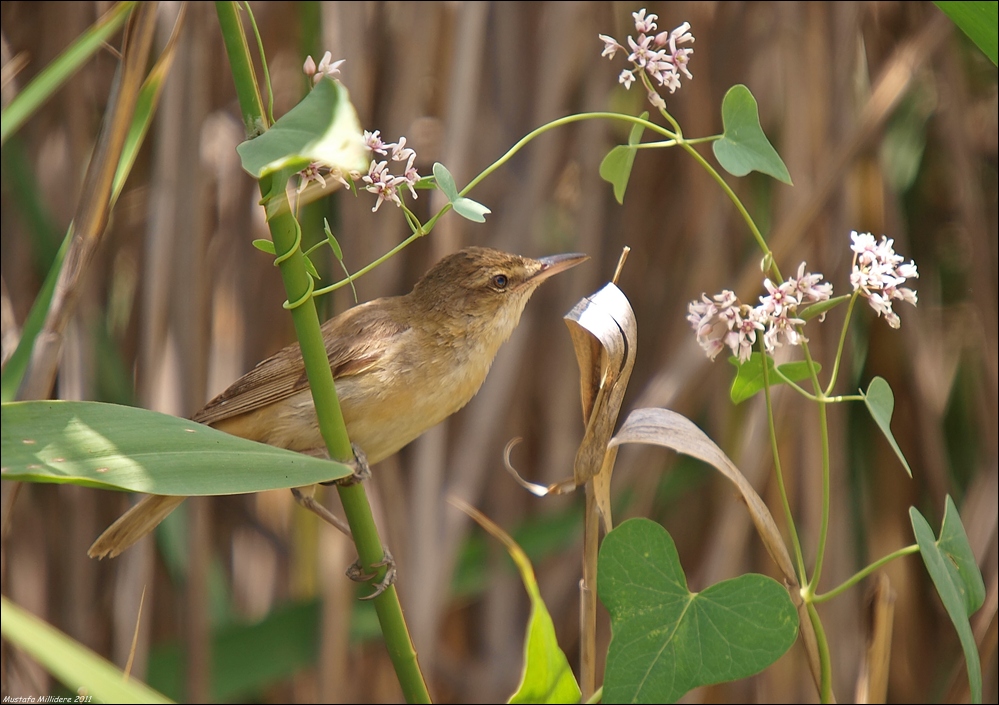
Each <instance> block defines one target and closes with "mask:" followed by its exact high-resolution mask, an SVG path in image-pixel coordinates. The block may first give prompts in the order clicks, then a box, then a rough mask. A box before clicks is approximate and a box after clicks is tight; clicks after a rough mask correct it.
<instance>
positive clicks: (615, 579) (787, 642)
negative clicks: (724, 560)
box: [597, 519, 798, 703]
mask: <svg viewBox="0 0 999 705" xmlns="http://www.w3.org/2000/svg"><path fill="white" fill-rule="evenodd" d="M597 585H598V590H599V594H600V600H601V601H602V602H603V603H604V605H605V606H606V607H607V609H608V610H609V611H610V615H611V625H612V630H613V637H612V639H611V643H610V648H609V649H608V652H607V666H606V670H605V673H604V698H603V699H604V702H655V703H669V702H675V701H676V700H677V699H679V698H680V697H681V696H682V695H683V694H684V693H686V692H687V691H689V690H691V689H692V688H696V687H698V686H701V685H709V684H712V683H721V682H723V681H730V680H735V679H738V678H746V677H748V676H751V675H753V674H755V673H759V672H760V671H762V670H763V669H764V668H766V667H767V666H769V665H770V664H772V663H773V662H774V661H776V660H777V659H778V658H780V657H781V655H783V654H784V653H785V652H786V651H787V650H788V649H789V648H791V645H792V644H793V643H794V641H795V639H796V638H797V634H798V613H797V612H796V610H795V608H794V605H793V604H792V603H791V598H790V596H789V595H788V593H787V590H786V589H785V588H784V587H783V586H781V584H780V583H778V582H777V581H775V580H773V579H772V578H768V577H766V576H763V575H755V574H747V575H742V576H740V577H738V578H733V579H732V580H725V581H722V582H720V583H718V584H716V585H712V586H711V587H709V588H707V589H706V590H704V591H702V592H699V593H694V592H690V591H689V590H688V589H687V578H686V576H685V575H684V573H683V568H682V567H681V566H680V558H679V556H678V555H677V552H676V546H675V545H674V543H673V539H672V538H671V537H670V535H669V533H668V532H667V531H666V530H665V529H664V528H662V527H661V526H660V525H659V524H656V523H655V522H653V521H649V520H648V519H629V520H628V521H626V522H624V523H622V524H620V525H619V526H618V527H617V528H615V529H614V530H613V531H611V532H610V533H609V534H607V536H606V538H604V541H603V544H602V545H601V547H600V558H599V564H598V580H597Z"/></svg>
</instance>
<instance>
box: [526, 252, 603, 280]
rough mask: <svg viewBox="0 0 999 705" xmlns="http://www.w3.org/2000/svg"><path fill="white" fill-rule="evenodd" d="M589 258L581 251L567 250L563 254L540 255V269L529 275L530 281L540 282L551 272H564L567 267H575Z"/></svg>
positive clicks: (551, 273)
mask: <svg viewBox="0 0 999 705" xmlns="http://www.w3.org/2000/svg"><path fill="white" fill-rule="evenodd" d="M589 258H590V256H589V255H584V254H582V253H581V252H569V253H567V254H564V255H551V256H550V257H540V258H538V262H540V263H541V269H539V270H538V271H537V273H536V274H535V275H534V276H533V277H531V282H532V283H535V284H540V283H541V282H543V281H544V280H545V279H547V278H548V277H550V276H552V275H553V274H558V273H559V272H564V271H565V270H567V269H571V268H572V267H575V266H576V265H577V264H580V263H581V262H585V261H586V260H588V259H589Z"/></svg>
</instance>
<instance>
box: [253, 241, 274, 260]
mask: <svg viewBox="0 0 999 705" xmlns="http://www.w3.org/2000/svg"><path fill="white" fill-rule="evenodd" d="M253 246H254V247H256V248H257V249H258V250H260V251H261V252H264V253H266V254H268V255H274V256H277V250H275V249H274V243H273V242H271V241H270V240H267V239H265V238H260V239H258V240H254V241H253Z"/></svg>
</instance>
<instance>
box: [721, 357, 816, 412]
mask: <svg viewBox="0 0 999 705" xmlns="http://www.w3.org/2000/svg"><path fill="white" fill-rule="evenodd" d="M763 359H764V357H763V355H761V354H760V353H758V352H754V353H753V354H752V355H751V356H750V358H749V359H748V360H746V362H741V363H740V362H739V358H737V357H734V356H733V357H730V358H729V359H728V361H729V362H730V363H731V364H732V365H733V366H734V367H735V369H736V373H735V379H733V380H732V388H731V390H729V396H730V397H731V398H732V403H733V404H741V403H742V402H744V401H746V400H747V399H750V398H752V397H753V396H755V395H756V393H757V392H759V391H760V390H761V389H763V362H762V360H763ZM766 361H767V371H768V372H769V375H770V386H771V387H772V386H774V385H775V384H784V379H783V378H781V377H779V376H778V375H777V370H780V373H781V374H782V375H784V377H787V378H788V379H789V380H791V381H792V382H800V381H801V380H803V379H808V378H809V377H811V376H812V374H811V372H809V370H808V363H807V362H805V361H803V360H802V361H799V362H786V363H784V364H783V365H780V366H779V367H777V368H776V370H775V369H774V359H773V358H772V357H770V356H769V355H767V356H766ZM812 364H814V365H815V373H816V374H818V373H819V372H820V371H822V365H820V364H819V363H817V362H813V363H812Z"/></svg>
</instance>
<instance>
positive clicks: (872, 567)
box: [812, 544, 919, 604]
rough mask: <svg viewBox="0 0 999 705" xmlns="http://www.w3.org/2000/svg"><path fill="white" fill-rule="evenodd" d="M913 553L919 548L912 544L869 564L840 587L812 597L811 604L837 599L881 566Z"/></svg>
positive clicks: (917, 551)
mask: <svg viewBox="0 0 999 705" xmlns="http://www.w3.org/2000/svg"><path fill="white" fill-rule="evenodd" d="M913 553H919V546H918V545H917V544H912V545H911V546H906V547H905V548H900V549H898V550H897V551H892V552H891V553H889V554H888V555H887V556H885V557H884V558H879V559H878V560H876V561H875V562H874V563H871V564H870V565H869V566H867V567H866V568H864V569H863V570H859V571H857V573H855V574H854V575H853V577H852V578H850V579H849V580H847V581H846V582H844V583H843V584H842V585H839V586H837V587H835V588H833V589H832V590H830V591H829V592H826V593H823V594H821V595H815V596H814V597H812V602H813V603H814V604H819V603H821V602H825V601H826V600H831V599H832V598H834V597H838V596H839V595H841V594H842V593H844V592H846V591H847V590H849V589H850V588H852V587H853V586H854V585H856V584H857V583H859V582H860V581H861V580H863V579H864V578H866V577H867V576H868V575H870V574H871V573H873V572H874V571H876V570H877V569H878V568H880V567H881V566H883V565H887V564H888V563H891V562H892V561H893V560H895V559H896V558H901V557H902V556H911V555H912V554H913Z"/></svg>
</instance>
